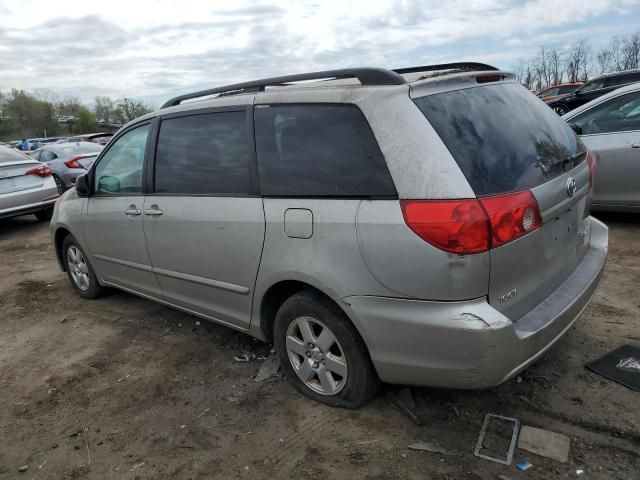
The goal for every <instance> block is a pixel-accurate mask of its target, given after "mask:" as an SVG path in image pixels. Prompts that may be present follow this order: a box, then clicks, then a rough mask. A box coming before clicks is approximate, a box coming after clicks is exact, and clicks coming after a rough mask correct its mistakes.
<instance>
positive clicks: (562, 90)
mask: <svg viewBox="0 0 640 480" xmlns="http://www.w3.org/2000/svg"><path fill="white" fill-rule="evenodd" d="M582 85H584V82H572V83H559V84H557V85H552V86H550V87H547V88H545V89H544V90H541V91H540V92H538V93H537V94H536V95H538V98H540V99H541V100H542V101H543V102H544V103H551V102H555V101H556V100H560V99H561V98H564V97H566V96H567V95H570V94H572V93H573V92H575V91H576V90H577V89H579V88H580V87H581V86H582ZM554 110H555V108H554ZM556 113H559V114H561V115H562V114H565V113H567V112H566V111H563V112H556Z"/></svg>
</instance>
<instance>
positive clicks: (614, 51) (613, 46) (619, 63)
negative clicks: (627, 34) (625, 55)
mask: <svg viewBox="0 0 640 480" xmlns="http://www.w3.org/2000/svg"><path fill="white" fill-rule="evenodd" d="M609 51H610V52H611V68H612V70H613V71H616V72H619V71H620V70H622V69H623V68H624V67H623V63H624V60H623V59H622V48H621V46H620V39H619V38H618V37H617V36H615V37H613V38H612V39H611V42H610V43H609Z"/></svg>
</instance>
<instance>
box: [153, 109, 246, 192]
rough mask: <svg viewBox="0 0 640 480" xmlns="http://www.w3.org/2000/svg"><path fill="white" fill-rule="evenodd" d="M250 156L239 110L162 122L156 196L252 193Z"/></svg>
mask: <svg viewBox="0 0 640 480" xmlns="http://www.w3.org/2000/svg"><path fill="white" fill-rule="evenodd" d="M251 184H252V182H251V155H250V149H249V140H248V135H247V117H246V113H245V112H244V111H240V112H217V113H206V114H198V115H188V116H182V117H176V118H168V119H163V120H162V124H161V125H160V134H159V137H158V146H157V149H156V163H155V192H156V193H183V194H195V195H207V194H208V195H224V194H239V195H242V194H244V195H246V194H249V193H251V190H252V189H251Z"/></svg>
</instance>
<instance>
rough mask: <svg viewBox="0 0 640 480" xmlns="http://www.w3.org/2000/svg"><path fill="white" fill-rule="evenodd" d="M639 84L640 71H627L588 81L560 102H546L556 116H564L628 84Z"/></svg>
mask: <svg viewBox="0 0 640 480" xmlns="http://www.w3.org/2000/svg"><path fill="white" fill-rule="evenodd" d="M634 82H640V70H627V71H624V72H615V73H609V74H607V75H603V76H601V77H598V78H594V79H593V80H589V81H588V82H587V83H585V84H584V85H583V86H582V87H580V88H579V89H578V90H576V91H575V92H573V93H572V94H570V95H567V96H566V97H564V98H561V99H560V100H556V101H553V102H548V103H547V105H549V106H550V107H551V108H552V109H553V110H554V111H555V112H556V113H557V114H558V115H564V114H565V113H567V112H570V111H571V110H573V109H575V108H578V107H579V106H581V105H584V104H585V103H588V102H590V101H592V100H595V99H596V98H598V97H601V96H602V95H605V94H607V93H609V92H612V91H613V90H615V89H617V88H620V87H622V86H624V85H628V84H630V83H634Z"/></svg>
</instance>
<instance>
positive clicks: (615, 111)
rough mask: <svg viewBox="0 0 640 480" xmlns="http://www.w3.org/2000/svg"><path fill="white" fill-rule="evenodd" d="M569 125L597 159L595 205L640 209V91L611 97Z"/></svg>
mask: <svg viewBox="0 0 640 480" xmlns="http://www.w3.org/2000/svg"><path fill="white" fill-rule="evenodd" d="M569 121H570V122H572V123H575V124H576V125H578V126H579V127H580V128H581V129H582V135H581V138H582V141H583V142H584V143H585V144H586V145H587V147H589V149H590V150H593V151H595V152H596V154H597V155H598V163H597V167H596V171H595V178H594V186H593V188H594V191H593V203H594V204H597V205H609V206H634V207H635V206H640V91H635V92H630V93H626V94H623V95H618V96H616V97H612V98H610V99H608V100H606V101H604V102H602V103H599V104H597V105H595V106H594V107H593V108H591V109H589V110H585V111H584V112H581V113H580V114H578V115H577V116H575V117H574V118H571V119H570V120H569Z"/></svg>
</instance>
